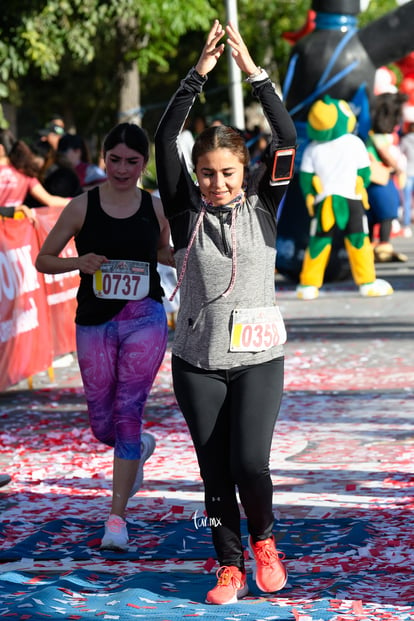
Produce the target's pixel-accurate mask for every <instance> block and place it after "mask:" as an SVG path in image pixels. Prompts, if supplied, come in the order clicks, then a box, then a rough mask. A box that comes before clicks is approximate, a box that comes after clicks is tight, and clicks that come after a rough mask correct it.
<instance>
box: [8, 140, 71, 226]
mask: <svg viewBox="0 0 414 621" xmlns="http://www.w3.org/2000/svg"><path fill="white" fill-rule="evenodd" d="M38 175H39V165H38V163H37V161H36V159H35V157H34V155H33V153H32V151H31V150H30V148H29V146H28V145H27V144H26V143H25V142H24V141H22V140H16V139H15V137H14V136H13V134H12V132H11V131H10V130H8V129H2V130H0V205H1V206H2V207H12V208H14V209H15V210H18V209H20V208H21V206H22V205H24V203H25V198H26V196H27V194H30V195H31V196H32V197H33V198H35V199H36V201H38V203H39V204H40V205H45V206H50V207H64V206H65V205H66V204H67V202H68V199H67V198H64V197H62V196H57V195H54V194H50V193H49V192H48V191H47V190H46V189H45V188H44V187H43V185H42V184H41V183H40V181H39V178H38ZM20 210H21V209H20ZM23 211H24V210H23ZM25 213H26V212H25ZM26 215H27V214H26ZM32 218H34V215H32Z"/></svg>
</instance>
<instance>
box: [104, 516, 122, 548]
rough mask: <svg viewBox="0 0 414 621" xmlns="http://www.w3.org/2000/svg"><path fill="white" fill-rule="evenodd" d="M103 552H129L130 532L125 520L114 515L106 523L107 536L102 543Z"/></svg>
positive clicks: (105, 535)
mask: <svg viewBox="0 0 414 621" xmlns="http://www.w3.org/2000/svg"><path fill="white" fill-rule="evenodd" d="M101 550H114V551H115V552H126V551H127V550H128V530H127V525H126V522H125V520H123V519H122V518H121V517H120V516H119V515H114V514H113V513H112V514H111V515H110V516H109V518H108V519H107V521H106V522H105V534H104V536H103V537H102V541H101Z"/></svg>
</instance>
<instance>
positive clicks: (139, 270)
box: [93, 259, 150, 300]
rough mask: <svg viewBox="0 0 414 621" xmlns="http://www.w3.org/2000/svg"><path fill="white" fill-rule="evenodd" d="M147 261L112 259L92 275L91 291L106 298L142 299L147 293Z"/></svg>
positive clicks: (148, 280)
mask: <svg viewBox="0 0 414 621" xmlns="http://www.w3.org/2000/svg"><path fill="white" fill-rule="evenodd" d="M149 283H150V279H149V263H146V262H142V261H123V260H117V259H113V260H111V261H107V262H106V263H102V265H101V268H100V269H99V270H97V271H96V272H95V273H94V275H93V291H94V293H95V295H96V297H98V298H102V299H107V300H142V299H143V298H145V297H147V295H148V293H149Z"/></svg>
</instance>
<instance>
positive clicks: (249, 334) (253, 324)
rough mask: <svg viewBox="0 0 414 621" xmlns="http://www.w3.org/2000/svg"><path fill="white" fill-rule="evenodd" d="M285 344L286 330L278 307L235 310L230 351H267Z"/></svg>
mask: <svg viewBox="0 0 414 621" xmlns="http://www.w3.org/2000/svg"><path fill="white" fill-rule="evenodd" d="M283 343H286V329H285V324H284V321H283V318H282V315H281V313H280V310H279V307H278V306H266V307H260V308H236V309H234V311H233V326H232V331H231V337H230V351H251V352H255V351H265V350H266V349H270V348H271V347H275V346H276V345H283Z"/></svg>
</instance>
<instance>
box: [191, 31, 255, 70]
mask: <svg viewBox="0 0 414 621" xmlns="http://www.w3.org/2000/svg"><path fill="white" fill-rule="evenodd" d="M225 34H227V36H228V38H227V43H228V44H229V45H230V47H231V48H232V57H233V58H234V60H235V62H236V64H237V66H238V67H239V69H240V70H241V71H243V72H244V73H246V74H247V75H248V76H251V75H254V74H255V73H257V72H258V71H259V67H258V66H257V65H256V63H255V62H254V61H253V59H252V57H251V56H250V52H249V51H248V49H247V46H246V44H245V42H244V40H243V38H242V36H241V34H240V32H239V31H238V29H237V27H236V26H235V24H234V23H233V22H231V21H230V22H229V23H228V24H227V26H226V28H225V29H224V28H223V26H222V25H221V24H220V22H219V20H218V19H216V20H215V21H214V24H213V26H212V28H211V30H210V32H209V34H208V36H207V41H206V43H205V45H204V48H203V50H202V52H201V55H200V58H199V60H198V62H197V64H196V65H195V69H196V71H197V72H198V73H199V74H200V75H201V76H206V75H207V74H208V73H209V72H210V71H211V70H212V69H213V68H214V67H215V66H216V64H217V61H218V59H219V58H220V56H221V55H222V54H223V52H224V48H225V45H224V43H220V40H221V39H222V38H223V36H224V35H225Z"/></svg>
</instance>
